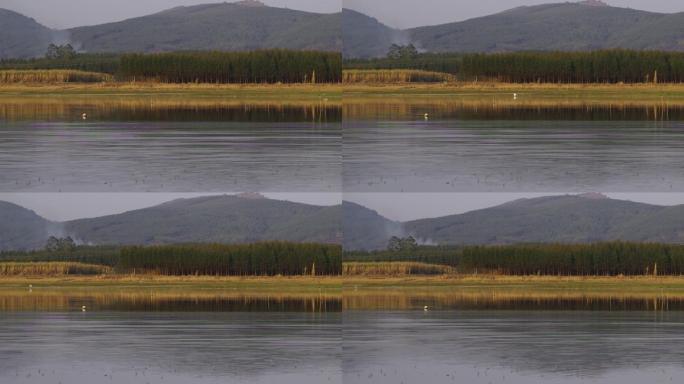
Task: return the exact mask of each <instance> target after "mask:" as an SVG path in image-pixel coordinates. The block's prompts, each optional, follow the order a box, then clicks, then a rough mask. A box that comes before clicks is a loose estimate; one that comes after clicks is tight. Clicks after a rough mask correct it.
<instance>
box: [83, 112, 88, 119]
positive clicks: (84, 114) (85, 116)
mask: <svg viewBox="0 0 684 384" xmlns="http://www.w3.org/2000/svg"><path fill="white" fill-rule="evenodd" d="M81 118H82V119H83V120H85V119H87V118H88V114H87V113H85V112H83V113H82V114H81Z"/></svg>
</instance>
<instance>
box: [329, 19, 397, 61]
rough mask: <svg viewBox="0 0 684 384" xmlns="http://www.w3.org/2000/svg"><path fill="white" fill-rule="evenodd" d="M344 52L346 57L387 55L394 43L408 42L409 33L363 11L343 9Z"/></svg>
mask: <svg viewBox="0 0 684 384" xmlns="http://www.w3.org/2000/svg"><path fill="white" fill-rule="evenodd" d="M342 39H343V48H342V54H343V56H344V57H364V58H365V57H380V56H385V55H386V54H387V51H388V50H389V47H390V46H391V45H392V44H407V43H408V42H409V39H408V34H407V33H405V32H403V31H401V30H398V29H393V28H390V27H388V26H386V25H385V24H382V23H381V22H379V21H378V20H376V19H374V18H372V17H370V16H366V15H364V14H363V13H360V12H357V11H354V10H351V9H343V10H342Z"/></svg>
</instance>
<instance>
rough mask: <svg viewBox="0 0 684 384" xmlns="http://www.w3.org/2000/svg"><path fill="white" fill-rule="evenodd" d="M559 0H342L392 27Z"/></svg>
mask: <svg viewBox="0 0 684 384" xmlns="http://www.w3.org/2000/svg"><path fill="white" fill-rule="evenodd" d="M604 1H605V2H607V3H608V4H610V5H612V6H615V7H625V8H634V9H642V10H646V11H652V12H665V13H674V12H682V11H684V1H682V0H648V1H645V0H604ZM563 2H566V1H562V0H343V4H344V7H345V8H351V9H354V10H357V11H359V12H362V13H365V14H367V15H371V16H373V17H375V18H376V19H378V20H380V21H382V22H383V23H385V24H387V25H390V26H392V27H395V28H411V27H418V26H423V25H434V24H442V23H449V22H453V21H462V20H467V19H471V18H473V17H480V16H486V15H490V14H492V13H496V12H501V11H505V10H507V9H511V8H514V7H519V6H522V5H536V4H546V3H563Z"/></svg>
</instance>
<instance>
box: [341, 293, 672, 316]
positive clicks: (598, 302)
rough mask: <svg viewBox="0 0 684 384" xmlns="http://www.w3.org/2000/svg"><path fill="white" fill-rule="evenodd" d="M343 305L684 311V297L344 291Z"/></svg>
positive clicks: (357, 307)
mask: <svg viewBox="0 0 684 384" xmlns="http://www.w3.org/2000/svg"><path fill="white" fill-rule="evenodd" d="M343 304H344V308H345V309H351V310H410V309H413V310H415V309H422V308H423V307H424V306H426V305H427V306H429V307H430V308H433V309H435V310H509V311H510V310H531V311H534V310H554V311H558V310H560V311H567V310H572V311H655V312H660V311H684V297H681V296H668V295H659V294H648V293H645V294H621V293H614V294H611V293H597V294H592V293H580V292H578V293H573V292H572V291H567V292H558V291H553V290H549V291H547V292H544V291H543V290H540V291H537V292H534V291H531V292H524V291H522V292H520V291H519V292H516V291H515V290H512V289H509V290H507V291H506V290H498V291H490V290H487V289H480V290H476V291H472V292H463V291H460V292H455V293H448V292H447V293H438V292H433V293H431V292H423V293H420V292H416V291H415V290H414V291H412V292H408V293H407V292H400V291H395V292H391V291H389V292H384V293H374V292H368V291H363V290H362V291H358V290H357V291H353V290H345V292H344V295H343Z"/></svg>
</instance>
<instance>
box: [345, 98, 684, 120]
mask: <svg viewBox="0 0 684 384" xmlns="http://www.w3.org/2000/svg"><path fill="white" fill-rule="evenodd" d="M425 113H428V114H429V115H430V116H431V119H440V118H459V119H518V120H548V119H563V120H649V121H659V120H676V119H682V118H684V101H681V100H680V101H662V100H658V101H651V100H641V101H640V100H619V99H617V100H616V101H612V100H591V99H564V98H551V99H549V98H536V97H531V98H527V99H525V100H513V99H512V97H508V96H507V97H501V96H498V97H497V96H495V95H491V96H488V97H487V96H482V95H480V96H477V97H475V96H473V97H420V96H417V97H399V96H388V97H383V98H376V97H355V96H349V97H347V96H345V100H344V107H343V118H344V119H345V120H346V119H357V120H362V119H407V120H416V119H422V118H423V116H424V114H425Z"/></svg>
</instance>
